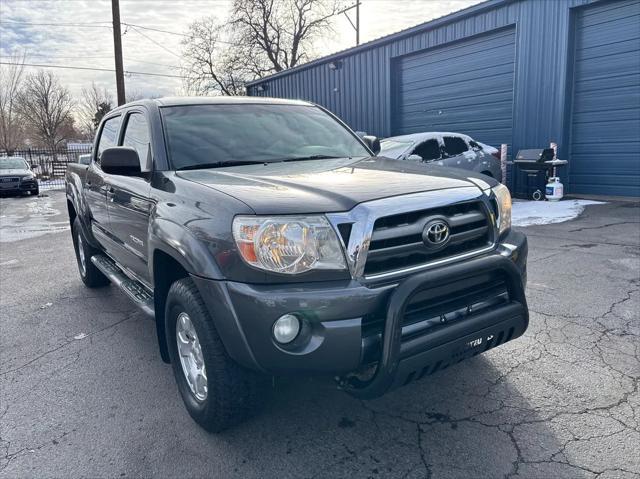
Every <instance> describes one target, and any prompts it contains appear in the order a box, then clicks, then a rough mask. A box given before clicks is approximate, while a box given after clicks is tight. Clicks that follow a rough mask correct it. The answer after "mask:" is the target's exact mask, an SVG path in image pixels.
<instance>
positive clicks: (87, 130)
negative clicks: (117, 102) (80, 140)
mask: <svg viewBox="0 0 640 479" xmlns="http://www.w3.org/2000/svg"><path fill="white" fill-rule="evenodd" d="M112 108H113V96H112V95H111V93H109V91H108V90H107V89H106V88H104V87H103V88H100V87H99V86H98V85H96V84H95V82H91V86H90V87H89V88H83V89H82V95H81V97H80V102H79V103H78V108H77V115H78V118H79V120H80V129H81V130H82V133H83V134H84V135H85V137H86V138H93V137H94V136H95V133H96V129H97V128H98V125H99V124H100V121H101V120H102V117H103V116H104V115H105V114H107V113H108V112H109V111H111V109H112Z"/></svg>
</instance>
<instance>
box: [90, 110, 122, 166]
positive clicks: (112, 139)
mask: <svg viewBox="0 0 640 479" xmlns="http://www.w3.org/2000/svg"><path fill="white" fill-rule="evenodd" d="M121 122H122V118H121V117H120V116H114V117H113V118H109V119H108V120H107V121H105V122H104V126H103V127H102V131H101V132H100V139H99V140H98V156H97V158H96V161H97V162H98V163H100V156H101V155H102V152H103V151H104V150H105V149H107V148H110V147H112V146H116V142H117V141H118V129H119V128H120V123H121Z"/></svg>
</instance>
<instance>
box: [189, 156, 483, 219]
mask: <svg viewBox="0 0 640 479" xmlns="http://www.w3.org/2000/svg"><path fill="white" fill-rule="evenodd" d="M176 175H177V176H178V177H181V178H184V179H186V180H189V181H193V182H196V183H199V184H201V185H204V186H208V187H210V188H214V189H216V190H218V191H220V192H223V193H225V194H227V195H229V196H232V197H234V198H236V199H238V200H240V201H242V202H244V203H245V204H247V205H248V206H249V207H251V208H252V209H253V210H254V211H255V212H256V214H296V213H329V212H337V211H348V210H350V209H351V208H353V207H354V206H355V205H357V204H358V203H362V202H364V201H370V200H375V199H379V198H386V197H389V196H398V195H405V194H410V193H418V192H422V191H434V190H442V189H449V188H464V187H469V186H476V187H478V194H480V192H481V190H482V189H485V188H488V187H490V186H493V185H492V184H489V180H488V179H486V178H485V179H483V177H482V176H479V175H476V174H474V173H472V172H468V171H465V170H454V169H450V168H444V167H441V166H429V165H425V164H416V163H413V162H405V161H399V160H392V159H388V158H381V157H372V158H364V159H363V158H358V159H349V158H339V159H329V160H303V161H295V162H293V161H292V162H280V163H267V164H259V165H246V166H234V167H225V168H215V169H203V170H193V171H178V172H177V173H176Z"/></svg>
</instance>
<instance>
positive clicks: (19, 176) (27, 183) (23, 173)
mask: <svg viewBox="0 0 640 479" xmlns="http://www.w3.org/2000/svg"><path fill="white" fill-rule="evenodd" d="M27 192H28V193H31V194H32V195H38V194H39V193H40V188H39V186H38V180H37V179H36V175H34V174H33V171H31V167H30V166H29V163H27V161H26V160H25V159H24V158H21V157H19V156H9V157H5V158H0V193H1V194H7V193H27Z"/></svg>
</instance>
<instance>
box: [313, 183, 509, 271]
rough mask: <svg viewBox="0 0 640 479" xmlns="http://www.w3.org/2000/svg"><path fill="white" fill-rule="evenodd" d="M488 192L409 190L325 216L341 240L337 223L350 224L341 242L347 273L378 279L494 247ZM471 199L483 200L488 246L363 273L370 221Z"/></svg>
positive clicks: (417, 269)
mask: <svg viewBox="0 0 640 479" xmlns="http://www.w3.org/2000/svg"><path fill="white" fill-rule="evenodd" d="M489 194H491V193H490V190H487V194H485V193H483V192H481V191H479V190H478V188H477V187H475V186H472V187H471V186H470V187H463V188H450V189H445V190H437V191H427V192H422V193H413V194H409V195H402V196H393V197H390V198H383V199H379V200H373V201H367V202H364V203H360V204H359V205H357V206H355V207H354V208H353V209H352V210H350V211H347V212H344V213H328V214H327V215H326V217H327V219H328V220H329V222H330V223H331V224H332V226H333V228H334V229H335V231H336V233H337V234H338V238H340V241H343V240H342V236H341V235H340V234H339V231H338V225H340V224H344V223H350V224H352V227H351V234H350V236H349V241H348V244H344V242H343V247H344V250H345V252H346V258H347V264H348V266H349V270H350V272H351V276H352V277H353V278H354V279H358V280H364V281H377V280H382V279H391V278H395V277H400V276H404V275H406V274H408V273H413V272H416V271H421V270H424V269H428V268H433V267H436V266H440V265H443V264H447V263H453V262H456V261H459V260H461V259H465V258H469V257H472V256H476V255H480V254H483V253H486V252H489V251H491V250H492V249H494V248H495V246H496V240H497V236H498V235H497V223H496V218H495V215H494V214H493V210H492V207H491V205H490V203H489V201H490V196H488V195H489ZM474 200H475V201H480V202H482V203H483V205H484V208H485V211H486V214H487V219H488V221H489V223H490V226H491V229H492V232H491V233H492V234H491V238H492V241H491V244H490V245H489V246H487V247H483V248H480V249H477V250H473V251H466V252H464V253H462V254H458V255H455V256H451V257H446V258H441V259H438V260H434V261H430V262H427V263H423V264H419V265H413V266H410V267H407V268H402V269H398V270H393V271H385V272H380V273H375V274H369V275H366V276H365V273H364V271H365V265H366V262H367V256H368V252H369V245H370V244H371V238H372V235H373V231H374V225H375V222H376V220H377V219H378V218H382V217H385V216H392V215H397V214H402V213H411V212H414V211H418V210H425V209H430V208H440V207H444V206H451V205H456V204H459V203H465V202H469V201H474Z"/></svg>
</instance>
